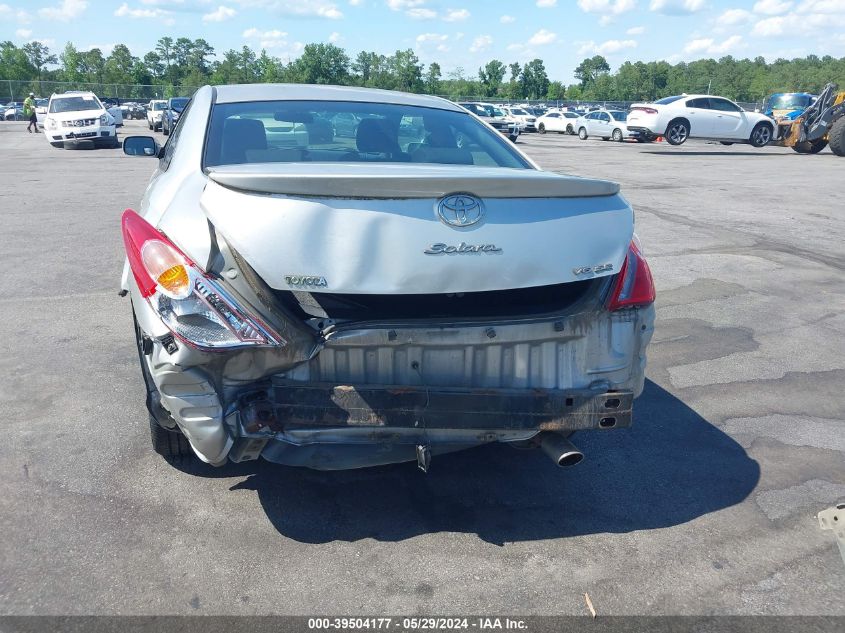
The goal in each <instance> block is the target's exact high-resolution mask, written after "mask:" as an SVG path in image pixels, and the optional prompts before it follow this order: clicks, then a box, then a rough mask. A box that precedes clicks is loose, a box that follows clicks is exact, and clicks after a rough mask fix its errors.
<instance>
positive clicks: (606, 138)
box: [601, 136, 610, 141]
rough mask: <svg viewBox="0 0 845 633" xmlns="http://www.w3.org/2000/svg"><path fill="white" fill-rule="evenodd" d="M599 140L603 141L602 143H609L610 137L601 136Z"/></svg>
mask: <svg viewBox="0 0 845 633" xmlns="http://www.w3.org/2000/svg"><path fill="white" fill-rule="evenodd" d="M601 140H603V141H609V140H610V137H609V136H602V137H601Z"/></svg>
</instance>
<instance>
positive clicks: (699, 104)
mask: <svg viewBox="0 0 845 633" xmlns="http://www.w3.org/2000/svg"><path fill="white" fill-rule="evenodd" d="M709 101H710V100H709V99H690V100H689V101H687V104H686V105H687V107H688V108H702V109H704V110H707V109H709V108H710V103H709Z"/></svg>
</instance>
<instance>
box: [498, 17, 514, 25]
mask: <svg viewBox="0 0 845 633" xmlns="http://www.w3.org/2000/svg"><path fill="white" fill-rule="evenodd" d="M499 22H501V23H502V24H511V23H513V22H516V18H515V17H513V16H512V15H503V16H502V17H500V18H499Z"/></svg>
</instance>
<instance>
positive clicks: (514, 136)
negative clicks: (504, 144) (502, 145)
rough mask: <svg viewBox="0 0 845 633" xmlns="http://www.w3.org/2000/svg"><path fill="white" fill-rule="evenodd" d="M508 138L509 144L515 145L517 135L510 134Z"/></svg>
mask: <svg viewBox="0 0 845 633" xmlns="http://www.w3.org/2000/svg"><path fill="white" fill-rule="evenodd" d="M508 138H509V139H510V141H511V143H513V144H514V145H516V139H518V138H519V134H511V135H510V136H509V137H508Z"/></svg>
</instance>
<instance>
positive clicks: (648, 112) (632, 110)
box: [631, 108, 657, 114]
mask: <svg viewBox="0 0 845 633" xmlns="http://www.w3.org/2000/svg"><path fill="white" fill-rule="evenodd" d="M634 111H637V112H645V113H646V114H657V110H655V109H654V108H631V112H634Z"/></svg>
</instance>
